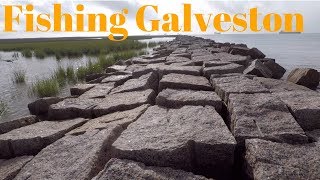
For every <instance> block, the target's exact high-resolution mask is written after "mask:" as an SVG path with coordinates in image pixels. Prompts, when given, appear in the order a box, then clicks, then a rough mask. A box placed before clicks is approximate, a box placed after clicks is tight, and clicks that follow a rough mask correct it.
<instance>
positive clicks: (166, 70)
mask: <svg viewBox="0 0 320 180" xmlns="http://www.w3.org/2000/svg"><path fill="white" fill-rule="evenodd" d="M201 70H202V67H199V66H171V65H167V66H159V76H160V78H161V77H162V76H164V75H166V74H171V73H176V74H186V75H194V76H200V75H201Z"/></svg>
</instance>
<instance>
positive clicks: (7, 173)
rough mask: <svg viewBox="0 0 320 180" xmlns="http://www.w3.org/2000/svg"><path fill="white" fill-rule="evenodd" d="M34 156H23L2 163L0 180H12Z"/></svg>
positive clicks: (0, 163) (0, 165)
mask: <svg viewBox="0 0 320 180" xmlns="http://www.w3.org/2000/svg"><path fill="white" fill-rule="evenodd" d="M32 158H33V156H21V157H16V158H13V159H9V160H4V161H2V162H0V180H11V179H13V178H14V177H15V176H16V175H17V174H18V173H19V171H20V169H21V168H22V167H23V166H24V165H25V164H26V163H27V162H29V161H30V160H31V159H32Z"/></svg>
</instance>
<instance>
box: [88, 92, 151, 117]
mask: <svg viewBox="0 0 320 180" xmlns="http://www.w3.org/2000/svg"><path fill="white" fill-rule="evenodd" d="M155 96H156V93H155V92H154V91H153V90H151V89H148V90H145V91H134V92H125V93H118V94H111V95H108V96H106V98H104V99H103V100H102V101H101V103H99V104H97V106H96V107H95V108H94V109H93V113H94V115H95V117H99V116H103V115H106V114H109V113H113V112H116V111H125V110H130V109H133V108H136V107H139V106H141V105H143V104H153V103H154V99H155Z"/></svg>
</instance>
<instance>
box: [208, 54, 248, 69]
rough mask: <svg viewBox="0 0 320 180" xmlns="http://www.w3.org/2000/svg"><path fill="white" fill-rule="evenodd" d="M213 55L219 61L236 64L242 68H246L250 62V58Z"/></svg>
mask: <svg viewBox="0 0 320 180" xmlns="http://www.w3.org/2000/svg"><path fill="white" fill-rule="evenodd" d="M213 55H214V57H215V58H216V59H220V60H221V61H227V62H231V63H236V64H240V65H243V66H246V65H247V64H248V63H249V62H250V60H251V58H250V56H241V55H232V54H229V53H225V52H222V53H215V54H213Z"/></svg>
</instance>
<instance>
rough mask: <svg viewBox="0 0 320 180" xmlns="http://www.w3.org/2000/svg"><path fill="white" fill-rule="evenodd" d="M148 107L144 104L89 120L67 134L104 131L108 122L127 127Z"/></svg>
mask: <svg viewBox="0 0 320 180" xmlns="http://www.w3.org/2000/svg"><path fill="white" fill-rule="evenodd" d="M149 106H150V105H148V104H145V105H142V106H139V107H137V108H134V109H132V110H128V111H120V112H115V113H111V114H108V115H105V116H101V117H98V118H95V119H92V120H89V121H88V122H87V123H85V124H84V125H82V126H80V127H78V128H76V129H74V130H72V131H70V132H69V133H67V134H71V135H78V134H84V133H86V132H88V131H94V130H101V129H106V128H107V127H108V125H109V124H110V122H114V123H118V124H121V125H126V126H127V125H129V124H130V123H132V122H134V121H135V120H137V118H138V117H140V115H141V114H142V113H144V112H145V110H146V109H147V108H148V107H149Z"/></svg>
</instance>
